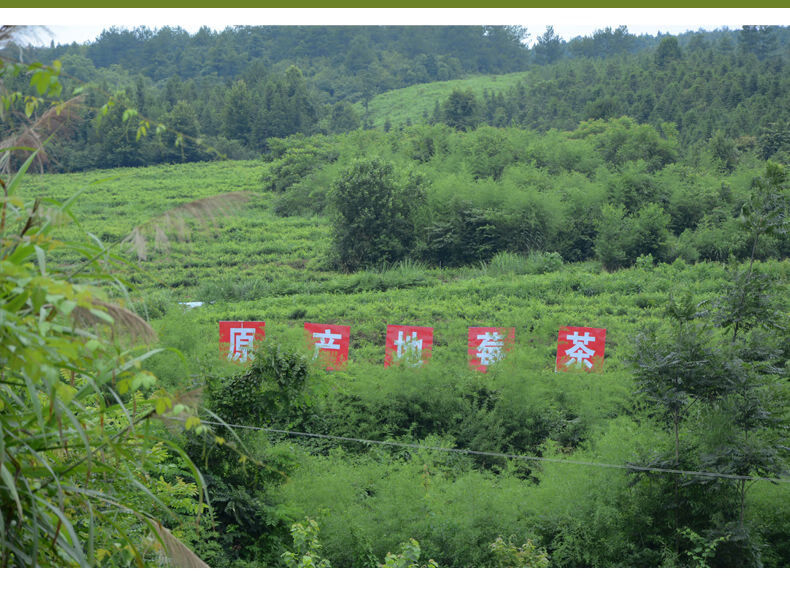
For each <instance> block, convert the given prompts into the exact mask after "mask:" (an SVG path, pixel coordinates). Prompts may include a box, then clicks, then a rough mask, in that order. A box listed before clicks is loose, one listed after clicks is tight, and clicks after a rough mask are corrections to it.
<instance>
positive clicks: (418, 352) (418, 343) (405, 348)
mask: <svg viewBox="0 0 790 610" xmlns="http://www.w3.org/2000/svg"><path fill="white" fill-rule="evenodd" d="M395 347H397V353H396V357H397V358H398V359H399V360H400V359H401V358H404V357H405V359H406V360H407V361H410V362H409V365H410V366H419V365H420V364H422V360H421V356H422V339H418V338H417V332H416V331H412V333H411V336H407V337H405V338H404V336H403V331H402V330H401V331H398V338H397V339H395Z"/></svg>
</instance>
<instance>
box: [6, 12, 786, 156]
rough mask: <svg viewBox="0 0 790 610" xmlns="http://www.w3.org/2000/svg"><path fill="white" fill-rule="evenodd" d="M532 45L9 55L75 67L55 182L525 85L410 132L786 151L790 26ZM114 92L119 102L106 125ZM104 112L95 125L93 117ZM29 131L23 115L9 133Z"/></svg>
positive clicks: (344, 42)
mask: <svg viewBox="0 0 790 610" xmlns="http://www.w3.org/2000/svg"><path fill="white" fill-rule="evenodd" d="M524 36H525V31H524V29H523V28H513V27H480V28H475V27H449V28H439V27H436V28H434V27H409V28H392V27H373V28H371V27H367V28H365V27H347V28H340V27H299V28H283V27H259V28H253V27H238V28H230V29H227V30H225V31H223V32H220V33H215V32H212V31H210V30H208V29H207V28H204V29H202V30H200V31H199V32H197V33H196V34H194V35H190V34H188V33H187V32H185V31H183V30H179V29H171V28H163V29H161V30H157V31H151V30H149V29H146V28H138V29H136V30H131V31H129V30H118V29H110V30H106V31H105V32H103V34H102V35H101V36H100V37H99V38H98V39H97V40H96V41H95V42H94V43H91V44H90V45H78V44H76V43H73V44H71V45H66V46H57V47H52V48H49V49H37V48H28V49H14V50H12V51H11V52H12V53H20V54H21V55H22V56H23V57H27V58H28V59H29V60H30V61H34V60H38V61H43V62H45V63H46V62H51V61H55V60H58V61H60V62H62V73H63V78H62V79H61V80H62V83H63V87H64V91H63V94H64V96H65V97H66V98H69V97H71V96H72V95H73V94H74V92H75V91H77V92H78V94H79V98H78V103H75V108H74V113H75V114H76V115H78V116H79V118H80V119H81V120H79V121H77V120H75V121H74V123H73V124H72V125H71V128H70V129H63V130H62V131H61V132H60V133H59V134H58V135H57V136H56V138H55V141H53V142H52V143H51V144H50V148H51V150H52V155H50V156H51V158H52V167H51V171H79V170H83V169H91V168H99V167H119V166H127V167H128V166H131V167H134V166H140V165H147V164H152V163H178V162H183V161H198V160H208V159H211V158H219V157H222V156H225V157H230V158H254V157H255V156H256V155H257V154H260V153H261V152H266V151H267V150H268V145H267V141H268V139H269V138H272V137H277V138H281V137H286V136H289V135H292V134H296V133H301V134H304V135H313V134H329V133H343V132H347V131H351V130H354V129H359V128H365V127H370V126H372V125H373V123H374V120H375V117H373V116H371V113H370V112H369V110H370V102H371V101H372V100H373V99H374V98H375V97H376V96H377V95H378V94H381V93H384V92H387V91H392V90H396V89H403V88H407V87H410V86H414V85H417V84H420V83H431V82H438V81H448V80H453V79H463V78H465V77H469V76H473V75H497V74H499V75H504V74H506V73H514V72H518V73H519V78H517V79H514V80H513V82H512V86H511V87H508V88H505V89H504V90H503V89H502V88H500V87H497V91H491V92H489V91H488V90H486V89H485V88H483V90H482V91H479V92H472V91H470V90H468V89H466V88H465V87H464V83H463V81H462V80H461V81H458V86H457V91H455V90H454V91H453V92H452V93H451V94H449V95H446V96H445V97H444V98H443V99H441V100H439V99H436V100H435V104H434V105H432V106H431V108H430V112H429V111H426V110H425V109H424V110H423V112H422V113H420V114H416V115H414V116H410V117H407V119H406V120H407V122H408V123H410V124H411V123H420V122H426V123H436V122H443V123H446V124H448V125H450V126H451V127H454V128H460V129H466V128H469V127H473V126H476V125H478V124H488V125H491V126H495V127H522V128H526V129H533V130H538V131H541V132H543V131H547V130H549V129H552V128H556V129H561V130H572V129H575V128H576V127H577V126H578V124H579V122H581V121H583V120H589V119H611V118H618V117H620V116H628V117H631V118H633V119H634V120H636V121H637V122H638V123H647V124H651V125H653V126H654V127H656V128H659V129H660V128H661V126H662V124H664V123H672V124H673V125H674V127H675V128H676V129H677V131H678V139H679V142H680V143H681V145H682V147H683V149H682V153H683V155H684V158H685V157H688V158H689V159H691V160H694V159H696V157H697V156H699V155H700V154H701V151H702V149H703V148H704V147H705V146H706V145H709V146H716V147H717V150H718V154H719V155H720V156H722V157H724V163H725V164H729V165H731V164H732V163H733V157H734V155H736V154H737V152H739V151H742V150H751V149H755V150H756V151H757V152H758V153H759V154H760V155H761V156H762V157H763V158H768V157H771V156H772V155H775V154H777V153H780V154H785V155H786V154H788V146H790V131H788V130H789V129H790V127H789V126H788V125H789V123H788V121H790V116H788V105H787V104H786V103H785V102H786V99H787V97H788V95H790V66H788V59H787V49H788V45H789V44H790V33H788V28H782V27H745V28H744V29H742V30H740V31H715V32H698V33H688V34H685V35H682V36H679V37H674V36H661V37H658V36H656V37H652V36H644V35H643V36H633V35H631V34H629V33H628V32H627V29H626V28H624V27H620V28H617V29H615V30H612V29H610V28H607V29H605V30H601V31H598V32H596V33H595V34H594V35H593V36H590V37H585V38H577V39H574V40H572V41H570V42H564V41H561V40H560V39H559V37H557V36H556V35H555V34H554V33H553V31H551V30H550V29H549V30H547V31H546V32H545V33H544V34H543V35H542V36H540V37H539V39H538V43H537V44H536V45H535V46H534V47H533V48H531V49H528V48H527V47H526V46H525V45H524V44H523V42H522V39H523V37H524ZM508 77H509V78H510V76H508ZM22 85H24V83H23V82H21V81H20V82H15V83H13V84H12V86H18V87H19V86H22ZM407 91H408V89H407ZM109 93H113V94H117V95H116V102H117V103H116V104H115V105H114V106H113V107H112V108H110V109H109V112H107V110H108V109H106V108H104V104H105V102H106V97H107V95H108V94H109ZM419 95H420V94H419V93H417V92H416V91H415V92H414V93H413V94H412V96H413V97H415V96H417V97H418V96H419ZM415 101H417V102H418V100H415ZM418 105H419V104H418V103H417V104H413V106H415V107H417V106H418ZM127 108H133V109H134V110H135V112H136V115H135V116H136V118H137V117H139V118H140V119H145V120H147V121H149V122H153V123H156V124H157V125H162V126H164V127H166V128H167V129H165V130H164V131H162V132H160V133H158V134H155V135H154V137H151V138H146V139H138V137H137V136H138V133H137V129H136V128H133V127H132V125H131V124H129V123H128V122H125V121H123V120H122V119H123V118H124V116H125V115H124V111H125V110H126V109H127ZM103 112H107V115H106V116H105V117H104V120H103V121H102V122H101V125H99V126H98V127H97V126H96V124H95V122H94V121H92V120H90V119H93V118H94V117H95V116H96V115H98V114H100V113H103ZM376 123H377V124H378V125H379V126H382V125H385V124H386V126H387V127H388V128H389V127H390V126H391V122H388V121H386V119H382V120H381V121H376ZM20 127H21V125H19V122H18V121H15V120H14V118H13V116H12V115H8V116H6V117H5V120H4V122H3V123H0V128H2V129H3V131H7V130H11V131H14V130H16V129H18V128H20ZM714 139H715V140H714ZM197 142H199V145H198V144H196V143H197Z"/></svg>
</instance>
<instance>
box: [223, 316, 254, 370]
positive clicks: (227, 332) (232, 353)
mask: <svg viewBox="0 0 790 610" xmlns="http://www.w3.org/2000/svg"><path fill="white" fill-rule="evenodd" d="M265 326H266V322H220V323H219V354H220V357H221V358H225V359H226V360H230V361H232V362H247V360H249V358H250V356H251V355H252V354H251V352H252V350H253V348H255V347H257V345H256V344H257V343H259V342H260V341H263V339H264V337H265V336H266V329H265Z"/></svg>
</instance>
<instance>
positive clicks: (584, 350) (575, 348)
mask: <svg viewBox="0 0 790 610" xmlns="http://www.w3.org/2000/svg"><path fill="white" fill-rule="evenodd" d="M565 338H566V339H568V341H570V342H571V343H573V345H572V346H571V347H570V348H569V349H566V350H565V353H566V354H567V355H568V356H570V358H571V360H574V361H575V362H576V364H577V365H578V366H581V365H582V364H584V366H586V367H587V368H588V369H591V368H592V367H593V365H592V363H591V362H590V358H592V357H593V356H594V355H595V350H594V349H590V348H589V347H588V346H587V344H588V343H592V342H593V341H595V337H593V336H591V335H590V333H588V332H585V333H584V334H583V335H580V334H579V333H578V331H577V332H574V333H573V334H572V335H566V337H565Z"/></svg>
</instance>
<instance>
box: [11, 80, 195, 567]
mask: <svg viewBox="0 0 790 610" xmlns="http://www.w3.org/2000/svg"><path fill="white" fill-rule="evenodd" d="M9 71H10V68H9V67H8V66H5V65H1V66H0V75H2V76H3V78H4V79H5V77H6V76H7V74H8V72H9ZM28 72H29V74H32V77H31V83H32V84H33V85H35V86H36V88H37V90H38V91H39V93H40V94H44V93H47V92H49V93H51V94H53V95H55V96H57V95H58V94H59V92H60V88H59V87H54V85H57V78H56V75H57V71H54V72H53V71H50V70H49V69H45V68H42V67H41V66H38V67H36V66H32V67H28ZM4 82H5V81H4ZM3 93H4V94H5V91H4V92H3ZM6 99H7V98H5V96H4V98H3V102H5V101H6ZM37 152H39V151H36V152H34V153H33V154H32V155H30V156H29V158H28V160H27V161H26V162H25V163H24V164H23V165H22V167H21V168H20V169H19V170H18V171H17V172H16V174H14V175H11V176H2V177H0V187H2V191H3V192H2V213H1V214H0V218H1V220H0V248H1V249H0V271H1V272H2V273H1V274H0V297H1V298H0V337H2V341H1V342H0V368H1V369H2V370H0V563H2V566H3V567H15V566H16V567H26V566H30V567H32V566H52V567H57V566H85V567H87V566H96V565H105V566H126V565H138V566H142V565H156V564H157V563H161V562H162V561H163V557H162V555H161V554H159V553H158V552H157V541H158V542H160V543H161V542H162V537H161V534H160V531H161V530H159V529H157V528H158V527H161V521H162V520H167V521H168V522H170V523H176V524H178V522H179V521H181V517H180V516H179V515H178V514H177V512H178V513H181V514H182V515H183V513H187V514H188V515H189V516H196V515H199V514H200V512H201V511H202V509H203V501H202V498H203V495H202V491H203V485H202V479H201V477H200V474H199V473H198V471H197V470H196V469H195V467H194V465H193V464H192V463H191V462H190V461H189V460H188V459H186V460H185V461H184V462H182V465H184V466H186V467H187V468H188V470H189V476H191V477H192V478H193V481H194V482H195V484H193V485H189V484H181V483H178V482H176V484H175V485H173V484H168V483H167V482H166V481H165V480H163V479H161V478H160V480H159V481H158V482H157V481H156V475H157V473H161V465H162V462H163V461H164V455H166V454H167V453H168V452H169V450H172V451H174V453H175V454H176V455H177V456H179V459H180V458H185V457H186V456H185V454H184V453H183V451H182V450H181V449H180V448H179V447H178V446H177V445H175V444H173V443H172V442H170V441H169V440H167V439H166V438H165V437H164V435H162V430H161V429H160V428H159V426H158V425H156V424H154V423H152V419H153V418H154V417H155V416H164V415H173V414H177V413H180V412H185V410H186V408H185V406H184V405H180V404H176V405H174V404H173V402H174V401H173V398H172V397H171V396H170V395H169V394H168V393H166V392H164V391H163V390H161V389H159V388H158V387H157V381H156V378H155V377H154V376H153V375H151V374H150V373H149V372H148V371H146V370H144V369H142V363H143V362H144V361H145V360H146V358H148V357H149V356H151V355H152V354H154V353H156V350H146V349H145V348H144V347H142V346H140V347H135V344H136V343H138V342H140V338H141V337H147V338H148V339H149V340H150V339H151V338H152V336H153V331H152V329H151V328H150V327H149V326H148V325H147V324H146V323H145V322H144V321H143V320H142V319H141V318H139V317H138V316H136V315H135V314H133V313H132V312H130V311H129V310H127V309H125V308H124V307H123V306H122V305H120V304H119V303H117V302H113V301H115V297H117V295H118V292H117V287H118V285H117V284H114V283H113V282H112V281H111V279H112V278H113V276H114V275H115V274H119V273H122V272H123V269H124V264H123V262H122V261H121V260H119V259H118V258H117V257H115V256H112V255H111V254H110V253H109V251H108V250H107V248H106V247H105V246H103V244H102V243H101V242H100V241H99V240H98V239H96V240H86V239H83V240H82V242H80V243H74V242H64V241H61V240H57V239H55V237H54V233H55V229H56V225H57V223H58V222H63V221H65V220H66V219H68V218H71V219H73V218H74V217H73V215H72V210H71V208H72V207H73V205H74V201H75V196H72V197H71V198H70V199H68V200H67V201H65V202H64V203H61V202H59V201H57V200H56V199H53V198H51V197H42V198H35V199H31V198H29V197H26V196H23V195H22V192H21V191H20V190H19V189H20V186H21V184H22V180H23V179H24V177H25V174H26V172H27V170H28V168H29V167H30V165H31V163H32V162H33V160H34V157H35V156H36V154H37ZM69 255H71V256H76V257H77V260H80V261H81V264H80V265H79V266H73V265H64V264H63V263H62V262H61V261H62V260H63V258H68V256H69ZM108 327H111V328H112V329H113V332H112V334H111V333H110V332H109V331H108V330H107V329H108ZM165 447H167V448H165ZM171 459H173V458H171ZM174 461H176V460H174ZM195 495H199V498H198V499H197V501H195V499H194V496H195ZM176 511H177V512H176ZM174 540H175V539H174ZM176 542H177V541H176ZM179 544H180V543H179ZM163 546H164V545H160V547H159V548H163Z"/></svg>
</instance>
